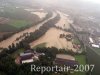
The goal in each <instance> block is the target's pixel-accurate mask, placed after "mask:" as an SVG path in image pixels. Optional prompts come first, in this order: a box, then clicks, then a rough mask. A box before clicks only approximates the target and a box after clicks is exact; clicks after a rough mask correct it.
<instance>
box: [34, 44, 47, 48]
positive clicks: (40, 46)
mask: <svg viewBox="0 0 100 75" xmlns="http://www.w3.org/2000/svg"><path fill="white" fill-rule="evenodd" d="M45 46H46V43H41V44H39V45H36V46H35V47H34V49H35V48H42V47H45Z"/></svg>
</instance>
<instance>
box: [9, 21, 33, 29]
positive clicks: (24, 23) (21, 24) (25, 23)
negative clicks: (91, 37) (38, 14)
mask: <svg viewBox="0 0 100 75" xmlns="http://www.w3.org/2000/svg"><path fill="white" fill-rule="evenodd" d="M31 24H32V23H31V22H29V21H25V20H12V21H11V22H10V24H9V25H11V26H14V27H16V28H22V27H26V26H28V25H29V26H30V25H31Z"/></svg>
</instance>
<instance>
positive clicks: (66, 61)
mask: <svg viewBox="0 0 100 75" xmlns="http://www.w3.org/2000/svg"><path fill="white" fill-rule="evenodd" d="M55 64H57V65H66V66H70V67H71V68H74V65H79V63H78V62H77V61H75V58H74V57H73V56H71V55H65V54H57V55H56V59H55Z"/></svg>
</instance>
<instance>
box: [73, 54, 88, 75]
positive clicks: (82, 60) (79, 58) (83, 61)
mask: <svg viewBox="0 0 100 75" xmlns="http://www.w3.org/2000/svg"><path fill="white" fill-rule="evenodd" d="M75 59H76V61H78V62H79V64H80V65H85V64H86V57H85V55H75ZM71 75H86V73H85V72H75V73H73V74H71Z"/></svg>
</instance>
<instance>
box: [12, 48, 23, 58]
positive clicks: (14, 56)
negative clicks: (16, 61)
mask: <svg viewBox="0 0 100 75" xmlns="http://www.w3.org/2000/svg"><path fill="white" fill-rule="evenodd" d="M22 52H24V49H19V50H17V51H15V52H14V53H13V54H12V57H13V58H16V57H17V56H18V55H19V54H20V53H22Z"/></svg>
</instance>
